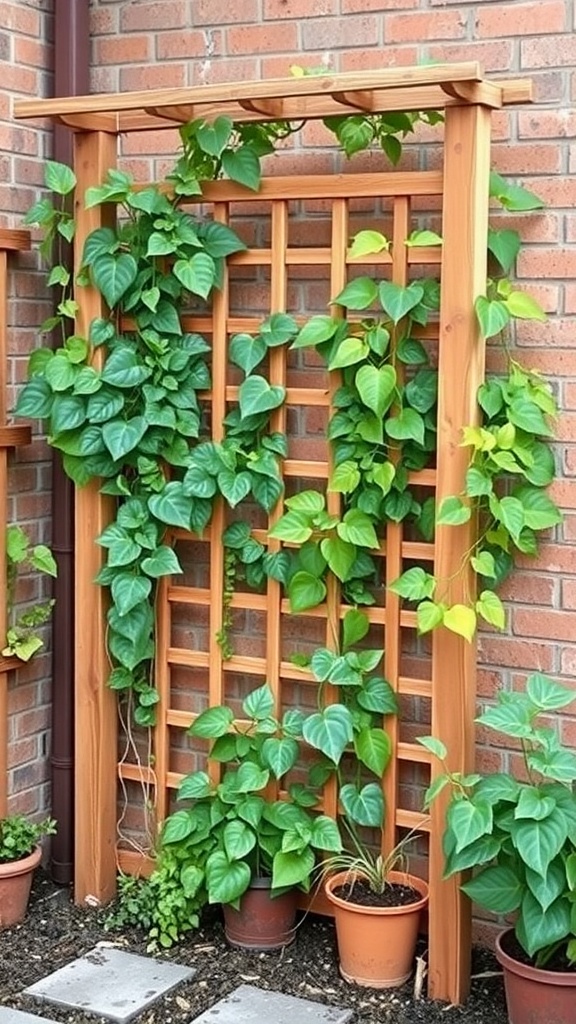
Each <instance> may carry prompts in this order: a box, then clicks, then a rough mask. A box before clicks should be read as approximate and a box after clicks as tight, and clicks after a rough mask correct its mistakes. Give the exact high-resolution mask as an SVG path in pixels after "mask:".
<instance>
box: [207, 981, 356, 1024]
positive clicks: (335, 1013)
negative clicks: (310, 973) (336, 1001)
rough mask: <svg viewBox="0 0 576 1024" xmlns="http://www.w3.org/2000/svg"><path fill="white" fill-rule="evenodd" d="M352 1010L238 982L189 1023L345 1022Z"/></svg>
mask: <svg viewBox="0 0 576 1024" xmlns="http://www.w3.org/2000/svg"><path fill="white" fill-rule="evenodd" d="M352 1012H353V1011H352V1010H346V1009H344V1008H343V1007H340V1006H324V1005H323V1003H313V1002H311V1000H310V999H299V998H297V997H296V996H285V995H283V994H282V993H281V992H265V991H264V990H263V989H261V988H255V986H254V985H240V986H239V988H235V989H234V991H233V992H231V993H230V995H229V996H226V998H225V999H220V1001H219V1002H217V1003H215V1004H214V1006H211V1007H210V1009H209V1010H205V1011H204V1013H201V1014H200V1016H199V1017H194V1018H193V1021H190V1024H262V1021H273V1022H274V1024H345V1022H346V1021H348V1020H350V1018H351V1017H352Z"/></svg>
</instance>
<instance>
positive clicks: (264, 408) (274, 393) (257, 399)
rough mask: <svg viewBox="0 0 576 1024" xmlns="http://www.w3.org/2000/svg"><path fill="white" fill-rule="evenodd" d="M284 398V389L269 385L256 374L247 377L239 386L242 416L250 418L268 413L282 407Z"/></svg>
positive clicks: (276, 385) (277, 385)
mask: <svg viewBox="0 0 576 1024" xmlns="http://www.w3.org/2000/svg"><path fill="white" fill-rule="evenodd" d="M285 397H286V389H285V388H283V387H280V385H279V384H269V383H268V381H267V380H266V378H265V377H260V376H258V375H257V374H256V375H254V376H252V377H248V378H247V379H246V380H245V381H244V383H243V384H241V385H240V390H239V393H238V399H239V402H240V412H241V414H242V416H252V415H253V414H254V413H257V412H268V411H269V410H270V409H277V408H278V406H279V405H282V402H283V401H284V398H285Z"/></svg>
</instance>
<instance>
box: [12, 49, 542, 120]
mask: <svg viewBox="0 0 576 1024" xmlns="http://www.w3.org/2000/svg"><path fill="white" fill-rule="evenodd" d="M530 99H531V89H530V84H529V83H527V82H523V81H522V80H518V79H514V80H512V82H511V83H510V86H508V84H507V82H506V80H501V81H491V82H487V81H485V80H484V79H483V77H482V71H481V68H480V65H479V64H478V63H477V62H476V61H470V62H465V63H456V64H438V65H435V66H431V67H425V66H422V65H416V66H408V67H400V68H383V69H382V68H381V69H378V70H372V71H362V72H350V73H346V74H327V75H319V76H304V77H302V78H296V77H291V78H279V79H272V80H270V81H268V82H235V83H218V84H217V85H206V86H194V87H190V88H186V89H157V90H154V89H152V90H146V91H137V92H125V93H109V94H102V95H97V96H94V95H92V96H78V97H72V98H70V97H60V98H56V99H42V100H18V101H16V102H15V104H14V114H15V116H16V117H17V118H36V117H49V118H52V119H54V120H56V121H59V122H60V123H63V124H68V125H69V126H70V127H71V128H74V129H76V130H90V129H97V130H100V131H108V132H110V131H117V132H130V131H141V130H146V129H148V128H156V127H158V126H159V125H161V124H162V122H164V125H165V127H171V126H173V125H174V124H178V123H182V122H186V121H190V120H192V119H193V118H195V117H204V118H206V119H208V120H210V119H213V118H214V117H217V116H218V115H219V114H226V115H228V116H230V117H232V118H233V119H235V120H237V121H251V120H256V121H258V120H260V121H262V120H277V119H279V118H282V119H284V118H285V119H287V120H292V121H299V120H302V119H309V118H322V117H329V116H331V115H334V114H337V113H341V112H342V108H343V107H344V108H346V107H348V108H349V109H351V110H355V109H356V110H357V109H361V110H369V111H372V112H374V113H379V112H386V111H392V110H397V111H411V110H433V109H436V108H438V109H443V108H444V107H446V106H450V105H453V104H454V103H463V102H464V103H480V104H483V105H487V106H491V107H498V106H501V105H505V104H509V103H520V102H522V103H526V102H530ZM103 116H105V117H106V120H103V119H102V118H103ZM90 118H96V120H90ZM98 119H99V120H98Z"/></svg>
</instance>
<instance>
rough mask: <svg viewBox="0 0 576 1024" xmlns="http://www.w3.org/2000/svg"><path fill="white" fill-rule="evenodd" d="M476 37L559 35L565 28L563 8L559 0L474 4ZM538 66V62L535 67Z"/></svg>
mask: <svg viewBox="0 0 576 1024" xmlns="http://www.w3.org/2000/svg"><path fill="white" fill-rule="evenodd" d="M478 8H479V9H478V13H477V14H476V19H475V20H476V35H477V37H478V38H480V39H482V38H483V37H485V36H493V37H495V38H497V39H500V38H502V36H519V35H525V36H530V35H538V36H539V35H542V34H543V33H546V32H562V30H563V29H564V28H565V27H566V5H565V4H564V3H563V2H562V0H550V2H548V3H546V2H545V0H544V2H540V3H526V4H524V3H516V2H512V3H510V2H509V3H499V4H494V5H488V4H486V3H484V4H479V5H478ZM536 66H537V67H538V66H541V62H540V61H538V63H537V65H536Z"/></svg>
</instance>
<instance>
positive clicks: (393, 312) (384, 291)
mask: <svg viewBox="0 0 576 1024" xmlns="http://www.w3.org/2000/svg"><path fill="white" fill-rule="evenodd" d="M378 294H379V297H380V302H381V303H382V308H383V310H384V311H385V312H386V313H388V316H389V317H390V319H391V320H392V322H393V323H395V324H397V323H399V321H400V320H401V319H402V317H404V316H406V315H407V314H408V313H409V312H410V310H411V309H414V306H417V305H418V303H419V302H420V301H421V299H422V298H423V295H424V289H423V287H422V285H420V284H416V282H412V284H409V285H408V286H407V287H402V285H399V284H394V283H393V282H392V281H381V282H380V285H379V287H378Z"/></svg>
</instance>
